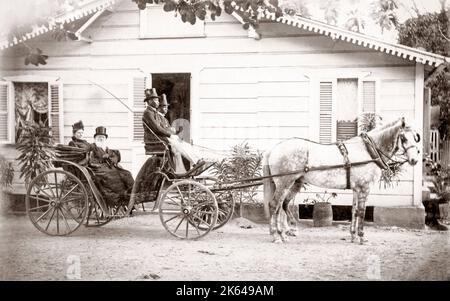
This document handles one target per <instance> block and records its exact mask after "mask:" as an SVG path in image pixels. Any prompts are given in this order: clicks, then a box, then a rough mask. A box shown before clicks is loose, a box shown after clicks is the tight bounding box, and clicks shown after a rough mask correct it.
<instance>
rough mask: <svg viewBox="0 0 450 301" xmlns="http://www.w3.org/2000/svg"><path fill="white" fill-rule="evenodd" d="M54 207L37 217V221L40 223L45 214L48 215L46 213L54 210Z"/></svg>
mask: <svg viewBox="0 0 450 301" xmlns="http://www.w3.org/2000/svg"><path fill="white" fill-rule="evenodd" d="M52 208H53V207H50V208H48V210H47V211H45V212H44V213H43V214H42V215H41V216H39V217H38V218H37V220H36V223H39V221H40V220H41V219H42V218H43V217H44V216H46V215H47V214H48V213H49V212H50V210H52Z"/></svg>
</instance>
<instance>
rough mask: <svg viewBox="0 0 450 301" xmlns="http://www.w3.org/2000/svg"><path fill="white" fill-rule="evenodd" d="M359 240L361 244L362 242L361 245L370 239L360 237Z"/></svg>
mask: <svg viewBox="0 0 450 301" xmlns="http://www.w3.org/2000/svg"><path fill="white" fill-rule="evenodd" d="M358 240H359V244H360V245H363V244H364V243H366V242H368V240H367V239H365V238H364V237H359V239H358Z"/></svg>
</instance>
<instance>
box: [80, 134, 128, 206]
mask: <svg viewBox="0 0 450 301" xmlns="http://www.w3.org/2000/svg"><path fill="white" fill-rule="evenodd" d="M94 139H95V142H94V144H93V145H92V148H91V152H90V157H89V160H90V161H89V164H90V167H91V168H92V170H93V172H94V175H95V181H96V183H97V186H98V188H99V189H100V191H101V192H102V194H103V196H104V198H105V201H106V202H107V203H108V204H109V205H110V206H111V205H118V204H128V202H129V197H130V194H131V191H132V189H133V185H134V179H133V176H132V175H131V173H130V172H129V171H128V170H126V169H123V168H122V167H121V166H120V165H119V162H120V159H121V158H120V152H119V151H118V150H112V149H109V148H108V147H107V146H106V140H107V139H108V135H107V134H106V128H105V127H103V126H99V127H97V128H96V129H95V135H94Z"/></svg>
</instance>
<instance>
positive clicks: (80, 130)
mask: <svg viewBox="0 0 450 301" xmlns="http://www.w3.org/2000/svg"><path fill="white" fill-rule="evenodd" d="M72 133H73V136H72V140H71V141H70V142H69V146H73V147H77V148H81V149H83V150H85V151H86V156H85V158H83V159H81V160H80V161H79V162H77V163H78V164H80V165H83V166H85V165H87V163H88V161H89V159H88V154H89V151H90V150H91V149H92V145H91V144H90V143H89V142H87V141H86V140H84V139H82V138H83V134H84V125H83V122H82V121H81V120H80V121H78V122H76V123H74V124H73V125H72Z"/></svg>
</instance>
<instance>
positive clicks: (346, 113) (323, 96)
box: [319, 78, 377, 143]
mask: <svg viewBox="0 0 450 301" xmlns="http://www.w3.org/2000/svg"><path fill="white" fill-rule="evenodd" d="M334 87H335V88H334ZM376 87H377V85H376V81H373V80H372V81H360V80H358V79H357V78H338V79H337V80H336V81H333V80H330V81H321V82H320V83H319V142H320V143H331V142H333V140H334V138H336V140H341V141H342V140H347V139H350V138H352V137H354V136H356V135H357V134H358V122H357V118H358V117H359V115H360V114H363V113H376V112H377V106H376ZM335 91H336V92H335ZM334 94H336V95H334ZM335 102H336V103H335ZM334 133H335V134H336V136H334V135H333V134H334Z"/></svg>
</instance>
